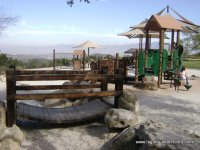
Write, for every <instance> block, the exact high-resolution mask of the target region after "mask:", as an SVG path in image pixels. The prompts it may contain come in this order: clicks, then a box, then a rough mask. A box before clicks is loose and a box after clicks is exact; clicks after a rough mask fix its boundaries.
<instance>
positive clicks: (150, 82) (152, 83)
mask: <svg viewBox="0 0 200 150" xmlns="http://www.w3.org/2000/svg"><path fill="white" fill-rule="evenodd" d="M143 86H144V89H145V90H150V91H157V90H158V86H157V81H156V79H155V77H154V76H145V77H144V78H143Z"/></svg>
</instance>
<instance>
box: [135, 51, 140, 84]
mask: <svg viewBox="0 0 200 150" xmlns="http://www.w3.org/2000/svg"><path fill="white" fill-rule="evenodd" d="M135 57H136V58H135V59H136V62H135V85H137V83H138V64H139V63H138V61H139V59H138V58H139V50H138V49H136V56H135Z"/></svg>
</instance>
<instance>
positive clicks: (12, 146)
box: [0, 139, 20, 150]
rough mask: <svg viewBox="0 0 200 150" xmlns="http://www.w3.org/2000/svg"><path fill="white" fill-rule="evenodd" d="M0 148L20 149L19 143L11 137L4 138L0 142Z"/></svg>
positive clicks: (6, 149)
mask: <svg viewBox="0 0 200 150" xmlns="http://www.w3.org/2000/svg"><path fill="white" fill-rule="evenodd" d="M0 149H1V150H20V144H19V143H17V142H15V141H14V140H13V139H6V140H4V141H2V142H1V144H0Z"/></svg>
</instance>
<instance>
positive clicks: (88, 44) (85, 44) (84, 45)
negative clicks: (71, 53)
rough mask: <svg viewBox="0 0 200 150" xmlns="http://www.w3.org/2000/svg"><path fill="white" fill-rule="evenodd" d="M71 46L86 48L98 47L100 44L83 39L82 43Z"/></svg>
mask: <svg viewBox="0 0 200 150" xmlns="http://www.w3.org/2000/svg"><path fill="white" fill-rule="evenodd" d="M73 48H83V49H86V48H100V46H99V45H98V44H96V43H95V42H92V41H89V40H87V41H85V42H83V43H82V44H80V45H77V46H75V47H73Z"/></svg>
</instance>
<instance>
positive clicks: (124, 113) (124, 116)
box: [104, 108, 138, 128]
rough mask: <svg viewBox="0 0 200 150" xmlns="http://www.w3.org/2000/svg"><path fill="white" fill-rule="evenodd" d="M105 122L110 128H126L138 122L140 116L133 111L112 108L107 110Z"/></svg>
mask: <svg viewBox="0 0 200 150" xmlns="http://www.w3.org/2000/svg"><path fill="white" fill-rule="evenodd" d="M104 122H105V124H106V125H107V126H108V127H109V128H126V127H128V126H131V125H134V124H136V123H137V122H138V118H137V116H136V115H135V114H134V113H133V112H132V111H129V110H125V109H114V108H112V109H110V110H109V111H107V112H106V114H105V116H104Z"/></svg>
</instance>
